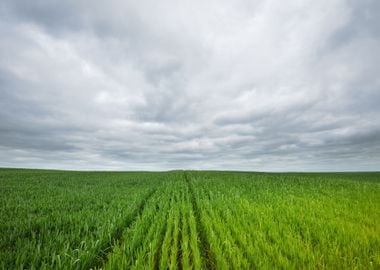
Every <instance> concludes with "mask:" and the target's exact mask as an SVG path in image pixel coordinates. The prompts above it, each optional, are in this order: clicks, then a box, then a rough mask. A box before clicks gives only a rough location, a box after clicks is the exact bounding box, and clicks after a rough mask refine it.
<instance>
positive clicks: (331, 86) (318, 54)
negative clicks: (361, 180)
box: [0, 0, 380, 171]
mask: <svg viewBox="0 0 380 270" xmlns="http://www.w3.org/2000/svg"><path fill="white" fill-rule="evenodd" d="M379 14H380V1H378V0H360V1H355V0H318V1H315V0H289V1H277V0H265V1H264V0H234V1H227V0H226V1H224V0H211V1H202V0H188V1H186V0H185V1H174V0H173V1H168V0H164V1H155V0H142V1H132V0H127V1H116V0H111V1H110V0H108V1H78V0H66V1H58V0H55V1H53V0H49V1H48V0H46V1H43V0H34V1H26V0H24V1H19V0H2V1H1V3H0V34H1V38H0V166H1V167H35V168H64V169H118V170H166V169H188V168H192V169H239V170H259V171H289V170H293V171H307V170H313V171H320V170H380V16H379Z"/></svg>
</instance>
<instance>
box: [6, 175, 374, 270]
mask: <svg viewBox="0 0 380 270" xmlns="http://www.w3.org/2000/svg"><path fill="white" fill-rule="evenodd" d="M0 216H1V220H0V267H1V269H380V173H254V172H224V171H170V172H75V171H49V170H27V169H0Z"/></svg>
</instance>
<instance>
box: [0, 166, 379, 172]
mask: <svg viewBox="0 0 380 270" xmlns="http://www.w3.org/2000/svg"><path fill="white" fill-rule="evenodd" d="M0 170H38V171H67V172H175V171H199V172H242V173H380V170H366V171H365V170H341V171H329V170H323V171H311V170H310V171H308V170H300V171H294V170H289V171H285V170H284V171H275V170H273V171H268V170H265V171H256V170H252V171H249V170H236V169H223V170H222V169H167V170H122V169H80V170H79V169H57V168H55V169H52V168H37V167H1V166H0Z"/></svg>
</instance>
